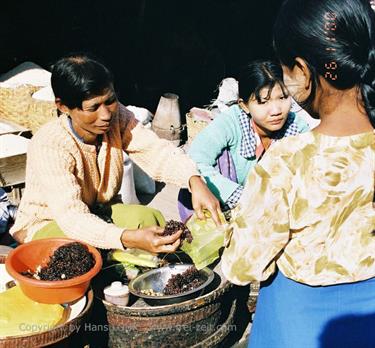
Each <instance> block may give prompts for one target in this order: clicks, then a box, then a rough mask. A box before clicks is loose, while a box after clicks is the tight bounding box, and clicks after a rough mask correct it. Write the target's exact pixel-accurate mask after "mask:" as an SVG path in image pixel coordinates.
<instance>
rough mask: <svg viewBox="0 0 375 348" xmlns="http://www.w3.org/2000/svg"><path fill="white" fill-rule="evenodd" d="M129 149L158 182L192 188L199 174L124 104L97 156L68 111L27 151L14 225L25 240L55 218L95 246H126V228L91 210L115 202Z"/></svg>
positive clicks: (71, 233) (15, 234)
mask: <svg viewBox="0 0 375 348" xmlns="http://www.w3.org/2000/svg"><path fill="white" fill-rule="evenodd" d="M123 150H124V151H126V152H127V153H128V154H129V156H130V158H131V159H132V160H134V162H135V163H137V164H138V165H139V166H140V167H141V168H142V169H143V170H144V171H145V172H146V173H147V174H149V175H150V176H151V177H152V178H154V179H155V180H158V181H165V182H167V183H172V184H176V185H178V186H181V187H187V186H188V181H189V179H190V177H191V176H193V175H199V174H198V172H197V169H196V166H195V164H194V162H193V161H192V160H191V159H190V158H189V157H188V156H187V155H185V154H184V153H183V152H182V151H181V150H180V149H178V148H176V147H174V146H173V145H172V144H171V143H170V142H168V141H167V140H164V139H160V138H158V136H157V135H156V134H155V133H154V132H152V131H151V130H149V129H145V128H144V127H143V126H142V125H141V124H140V123H138V122H137V120H136V119H135V118H134V115H133V114H132V113H131V112H130V111H129V110H127V109H126V108H125V107H124V106H123V105H120V108H119V113H118V115H117V116H116V117H115V119H114V120H113V121H112V125H111V129H110V131H109V132H108V133H106V134H104V136H103V143H102V146H101V148H100V151H99V153H98V155H97V153H96V148H95V146H94V145H88V144H84V143H82V142H80V141H79V140H78V139H77V138H76V137H75V135H74V134H73V133H72V130H71V129H70V127H69V120H68V118H67V116H61V117H60V118H59V119H57V120H54V121H52V122H49V123H48V124H46V125H44V126H43V127H42V128H40V130H39V131H38V132H37V133H36V134H35V135H34V137H33V138H32V140H31V143H30V145H29V149H28V152H27V164H26V187H25V192H24V195H23V197H22V200H21V203H20V206H19V210H18V212H17V217H16V222H15V224H14V225H13V227H12V228H11V230H10V233H11V234H12V236H13V237H14V238H15V239H16V240H18V241H20V242H27V241H30V240H31V239H32V237H33V235H34V234H35V232H37V231H38V230H40V229H41V228H42V227H44V226H45V225H46V224H48V223H49V222H51V221H52V220H55V221H56V222H57V224H58V225H59V227H60V228H61V229H62V230H63V231H64V233H65V234H66V235H67V236H68V237H71V238H74V239H77V240H81V241H84V242H87V243H89V244H91V245H93V246H96V247H99V248H103V249H110V248H118V249H121V248H123V246H122V243H121V240H120V237H121V234H122V232H123V229H122V228H119V227H116V226H115V225H114V224H110V223H106V222H104V221H103V220H101V219H99V218H98V217H97V216H95V215H93V214H91V213H90V209H89V207H92V206H93V205H94V204H95V203H96V202H98V203H106V202H109V201H110V200H111V199H112V198H113V197H114V196H115V195H116V194H117V193H118V191H119V189H120V185H121V180H122V175H123V152H122V151H123Z"/></svg>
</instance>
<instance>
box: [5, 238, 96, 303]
mask: <svg viewBox="0 0 375 348" xmlns="http://www.w3.org/2000/svg"><path fill="white" fill-rule="evenodd" d="M71 242H76V241H75V240H73V239H69V238H46V239H40V240H35V241H32V242H29V243H25V244H22V245H20V246H18V247H17V248H16V249H14V250H12V251H11V252H10V253H9V255H8V257H7V258H6V260H5V267H6V269H7V271H8V273H9V274H10V275H11V276H12V277H13V278H14V279H15V280H16V281H17V283H18V284H19V286H20V287H21V289H22V291H23V292H24V294H25V295H26V296H28V297H29V298H31V299H32V300H34V301H37V302H41V303H50V304H58V303H69V302H72V301H75V300H77V299H79V298H81V297H82V296H84V294H85V292H86V291H87V289H88V287H89V285H90V281H91V279H92V278H93V277H94V276H95V275H96V274H97V273H98V272H99V271H100V269H101V267H102V258H101V255H100V253H99V251H98V250H97V249H95V248H94V247H92V246H90V245H88V244H85V243H82V242H80V243H82V244H84V245H86V246H87V247H88V250H89V251H90V253H91V254H92V255H93V256H94V258H95V265H94V267H93V268H91V269H90V270H89V271H88V272H87V273H85V274H83V275H81V276H78V277H75V278H71V279H67V280H57V281H47V280H38V279H34V278H28V277H26V276H23V275H21V274H20V272H25V271H27V270H30V271H32V272H35V270H36V269H37V267H38V266H39V265H40V266H42V267H43V266H46V265H47V263H48V261H49V259H50V257H51V256H52V254H53V253H54V251H55V250H56V249H57V248H58V247H60V246H62V245H64V244H67V243H71Z"/></svg>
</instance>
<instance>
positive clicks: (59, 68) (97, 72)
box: [51, 54, 113, 109]
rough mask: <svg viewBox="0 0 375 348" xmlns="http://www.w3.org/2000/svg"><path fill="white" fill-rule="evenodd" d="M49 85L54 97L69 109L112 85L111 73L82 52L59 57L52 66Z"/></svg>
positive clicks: (101, 92) (77, 106)
mask: <svg viewBox="0 0 375 348" xmlns="http://www.w3.org/2000/svg"><path fill="white" fill-rule="evenodd" d="M51 85H52V89H53V93H54V94H55V97H56V98H59V99H60V100H61V103H62V104H64V105H66V106H67V107H68V108H69V109H75V108H79V109H82V102H83V101H84V100H87V99H90V98H92V97H95V96H99V95H101V94H103V92H104V91H105V90H106V89H108V88H110V87H111V86H113V75H112V73H111V72H110V71H109V69H108V68H106V67H105V66H104V65H103V64H102V63H100V62H99V61H98V60H96V59H94V58H91V57H89V56H87V55H83V54H75V55H69V56H66V57H63V58H60V59H59V60H58V61H57V62H56V63H55V64H54V65H53V67H52V76H51Z"/></svg>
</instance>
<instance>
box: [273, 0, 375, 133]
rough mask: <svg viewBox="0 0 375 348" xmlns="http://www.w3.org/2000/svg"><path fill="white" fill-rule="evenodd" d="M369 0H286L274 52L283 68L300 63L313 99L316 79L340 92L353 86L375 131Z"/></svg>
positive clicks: (373, 49) (374, 61)
mask: <svg viewBox="0 0 375 348" xmlns="http://www.w3.org/2000/svg"><path fill="white" fill-rule="evenodd" d="M374 26H375V22H374V12H373V10H372V9H371V6H370V2H369V0H286V1H285V2H284V3H283V5H282V7H281V9H280V12H279V15H278V17H277V19H276V23H275V26H274V48H275V51H276V55H277V57H278V58H279V60H280V62H281V63H282V64H283V65H286V66H287V67H289V68H293V66H294V64H295V58H296V57H300V58H302V59H304V60H305V62H306V63H307V66H308V67H309V69H310V72H311V74H312V81H313V83H312V93H311V95H310V97H309V98H308V100H307V101H306V103H307V104H308V103H310V102H311V101H312V100H313V99H314V98H315V93H316V87H317V85H318V83H319V80H318V76H322V77H324V78H325V79H326V80H327V81H328V82H329V83H330V84H331V85H332V86H333V87H335V88H337V89H340V90H344V89H349V88H352V87H354V86H358V87H359V89H360V91H361V94H362V99H363V106H364V107H365V110H366V112H367V114H368V116H369V118H370V121H371V123H372V125H373V126H375V47H374V39H375V36H374V32H375V28H374Z"/></svg>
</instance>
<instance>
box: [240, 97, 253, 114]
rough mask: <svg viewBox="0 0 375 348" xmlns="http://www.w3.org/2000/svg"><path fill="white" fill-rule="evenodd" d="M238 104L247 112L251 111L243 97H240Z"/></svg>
mask: <svg viewBox="0 0 375 348" xmlns="http://www.w3.org/2000/svg"><path fill="white" fill-rule="evenodd" d="M238 105H239V106H240V108H241V109H242V110H243V111H245V112H246V113H247V114H248V113H250V110H249V108H248V107H247V105H246V103H245V102H244V101H243V99H242V98H240V99H238Z"/></svg>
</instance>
